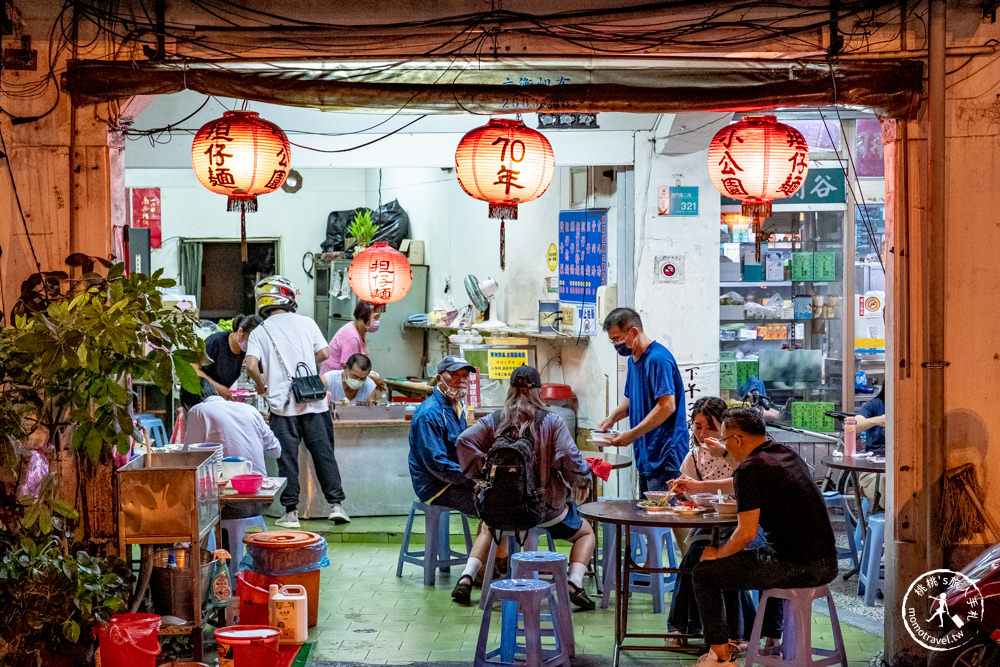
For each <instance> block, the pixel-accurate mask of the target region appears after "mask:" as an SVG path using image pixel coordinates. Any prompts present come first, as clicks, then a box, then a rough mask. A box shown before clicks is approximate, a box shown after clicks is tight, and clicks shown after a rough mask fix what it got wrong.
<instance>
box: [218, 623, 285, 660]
mask: <svg viewBox="0 0 1000 667" xmlns="http://www.w3.org/2000/svg"><path fill="white" fill-rule="evenodd" d="M280 636H281V631H280V630H278V629H277V628H272V627H271V626H269V625H233V626H230V627H228V628H220V629H218V630H216V631H215V643H216V646H217V650H218V654H219V667H264V666H265V665H275V664H277V659H278V655H279V654H278V638H279V637H280Z"/></svg>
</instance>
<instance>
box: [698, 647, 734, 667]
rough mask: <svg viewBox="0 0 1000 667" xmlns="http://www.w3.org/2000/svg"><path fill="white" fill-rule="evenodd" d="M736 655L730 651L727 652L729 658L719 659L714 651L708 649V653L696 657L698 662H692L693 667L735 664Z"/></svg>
mask: <svg viewBox="0 0 1000 667" xmlns="http://www.w3.org/2000/svg"><path fill="white" fill-rule="evenodd" d="M737 664H739V663H737V662H736V656H734V655H733V654H732V653H730V654H729V660H719V656H717V655H715V651H713V650H712V649H708V653H706V654H705V655H703V656H701V657H700V658H698V662H696V663H694V667H709V665H729V666H730V667H732V666H733V665H737Z"/></svg>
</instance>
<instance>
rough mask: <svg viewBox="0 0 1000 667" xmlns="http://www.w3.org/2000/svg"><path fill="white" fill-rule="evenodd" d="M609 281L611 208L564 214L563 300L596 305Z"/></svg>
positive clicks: (561, 244) (561, 224)
mask: <svg viewBox="0 0 1000 667" xmlns="http://www.w3.org/2000/svg"><path fill="white" fill-rule="evenodd" d="M607 278H608V212H607V209H595V208H591V209H585V210H579V211H560V212H559V301H561V302H563V303H575V304H579V305H586V304H595V303H597V288H598V287H600V286H601V285H603V284H605V283H606V282H607Z"/></svg>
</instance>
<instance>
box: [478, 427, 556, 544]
mask: <svg viewBox="0 0 1000 667" xmlns="http://www.w3.org/2000/svg"><path fill="white" fill-rule="evenodd" d="M502 414H503V413H502V412H496V413H494V414H493V423H494V425H495V424H497V423H498V421H499V419H500V416H501V415H502ZM546 414H547V413H546V412H541V413H539V415H538V417H537V418H536V421H535V428H536V430H537V428H538V427H539V426H540V425H541V423H542V420H544V419H545V415H546ZM481 474H482V477H481V478H480V479H479V480H478V481H477V482H476V489H475V495H474V498H475V503H476V511H477V512H478V513H479V518H480V520H482V521H484V522H486V525H488V526H489V527H490V532H491V534H492V535H493V539H494V540H496V542H497V544H499V543H500V539H501V533H503V532H513V533H514V534H515V537H516V539H517V541H518V542H519V543H521V544H522V545H523V544H524V541H525V540H526V539H527V536H528V531H530V530H531V529H532V528H534V527H535V526H537V525H538V524H539V523H541V521H542V518H543V516H544V513H545V497H544V495H543V494H542V489H541V488H540V484H539V481H538V467H537V465H536V461H535V443H534V441H533V440H532V439H531V437H530V436H529V437H523V438H518V437H516V436H515V435H514V434H513V433H500V434H497V435H496V439H495V440H494V441H493V444H492V445H491V446H490V448H489V451H487V452H486V458H485V460H484V461H483V470H482V473H481Z"/></svg>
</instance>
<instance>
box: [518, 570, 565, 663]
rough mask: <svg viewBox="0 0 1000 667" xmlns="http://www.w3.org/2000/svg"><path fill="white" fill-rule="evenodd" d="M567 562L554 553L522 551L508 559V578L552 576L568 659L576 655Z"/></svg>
mask: <svg viewBox="0 0 1000 667" xmlns="http://www.w3.org/2000/svg"><path fill="white" fill-rule="evenodd" d="M567 561H568V559H567V558H566V556H564V555H563V554H561V553H556V552H555V551H522V552H520V553H516V554H513V555H512V556H511V557H510V562H511V573H510V576H511V577H513V578H514V579H537V578H538V575H539V574H548V575H551V576H552V587H553V589H554V592H555V595H556V609H557V610H558V611H557V613H558V614H559V616H560V626H561V627H562V629H563V630H565V631H566V634H565V635H563V637H562V643H563V644H564V645H565V646H566V648H567V650H568V651H569V657H571V658H572V657H574V656H575V655H576V642H575V641H574V639H573V615H572V610H571V608H570V601H569V585H568V583H567ZM550 620H551V619H550ZM544 633H545V631H544V630H543V634H544ZM519 634H520V633H519Z"/></svg>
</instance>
